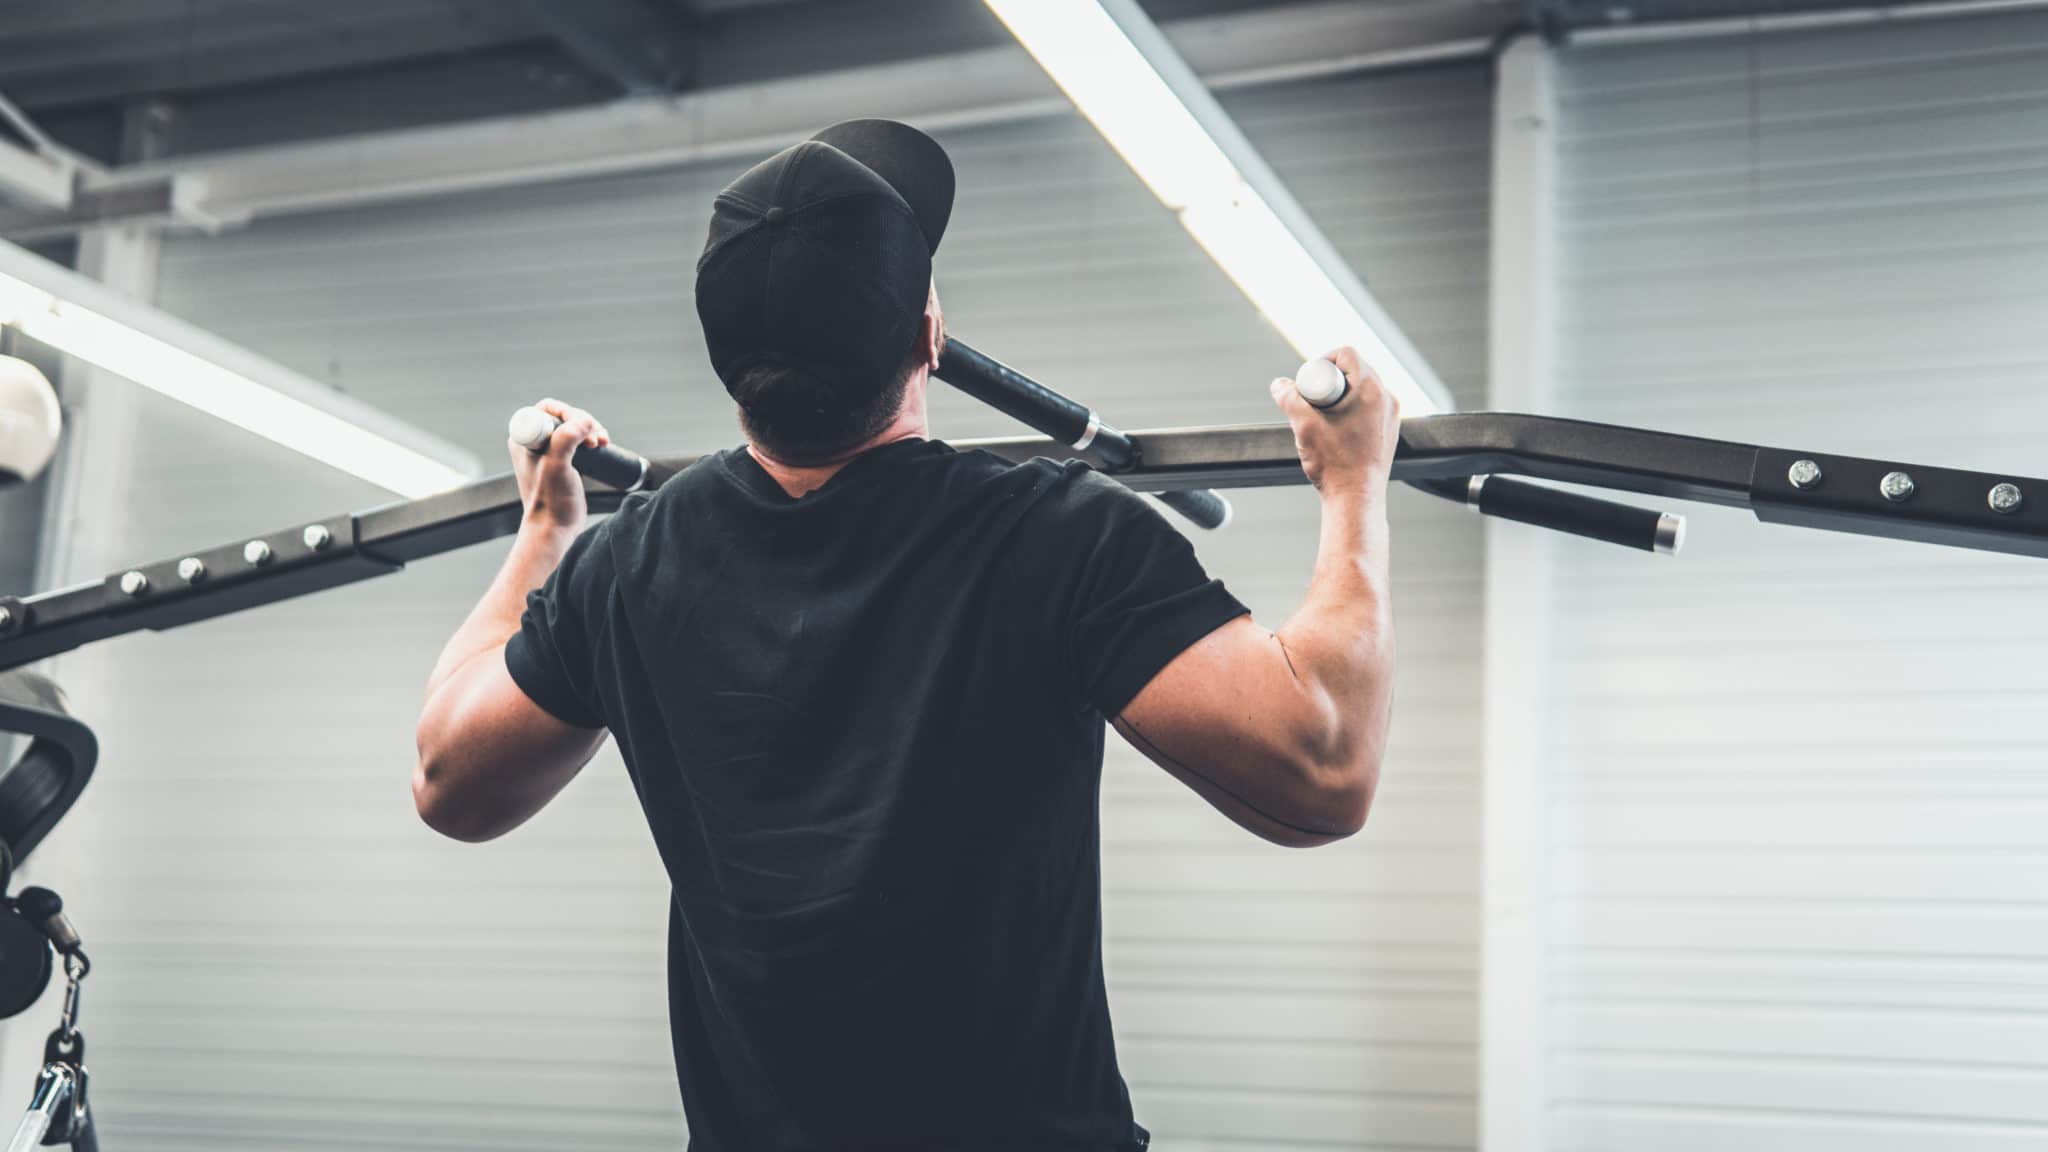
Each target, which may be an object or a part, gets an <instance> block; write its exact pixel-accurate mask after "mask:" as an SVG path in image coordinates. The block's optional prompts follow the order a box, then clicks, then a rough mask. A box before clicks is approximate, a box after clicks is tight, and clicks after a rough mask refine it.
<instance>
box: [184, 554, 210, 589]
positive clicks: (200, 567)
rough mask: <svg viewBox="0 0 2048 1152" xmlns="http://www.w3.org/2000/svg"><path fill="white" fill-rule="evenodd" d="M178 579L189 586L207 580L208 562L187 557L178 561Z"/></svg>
mask: <svg viewBox="0 0 2048 1152" xmlns="http://www.w3.org/2000/svg"><path fill="white" fill-rule="evenodd" d="M178 579H180V580H183V581H184V582H185V583H187V584H197V583H199V582H200V581H201V580H204V579H206V561H204V560H201V559H200V558H199V557H197V556H187V557H185V558H184V559H183V560H180V561H178Z"/></svg>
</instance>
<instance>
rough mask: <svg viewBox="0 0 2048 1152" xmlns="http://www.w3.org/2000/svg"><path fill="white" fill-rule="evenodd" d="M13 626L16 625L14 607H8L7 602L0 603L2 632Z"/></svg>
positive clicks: (0, 627) (0, 629)
mask: <svg viewBox="0 0 2048 1152" xmlns="http://www.w3.org/2000/svg"><path fill="white" fill-rule="evenodd" d="M12 627H14V609H12V608H9V607H7V606H6V605H5V604H0V632H5V631H7V630H8V629H9V628H12Z"/></svg>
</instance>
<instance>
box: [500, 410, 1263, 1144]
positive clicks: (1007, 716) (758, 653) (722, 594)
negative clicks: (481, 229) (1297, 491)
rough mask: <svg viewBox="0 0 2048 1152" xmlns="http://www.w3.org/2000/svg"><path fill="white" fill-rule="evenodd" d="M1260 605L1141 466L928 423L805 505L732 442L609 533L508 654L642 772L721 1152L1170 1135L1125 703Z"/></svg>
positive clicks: (683, 997) (538, 605)
mask: <svg viewBox="0 0 2048 1152" xmlns="http://www.w3.org/2000/svg"><path fill="white" fill-rule="evenodd" d="M1243 612H1244V609H1243V607H1242V606H1241V605H1239V604H1238V603H1237V602H1236V601H1235V600H1234V599H1232V598H1231V597H1230V595H1229V594H1228V593H1227V592H1225V591H1224V590H1223V588H1222V586H1221V585H1220V584H1217V583H1215V582H1213V581H1210V580H1208V579H1207V577H1206V576H1205V575H1204V574H1203V573H1202V571H1201V568H1200V566H1199V564H1197V563H1196V561H1195V560H1194V557H1193V554H1192V551H1191V549H1190V548H1189V547H1188V545H1187V543H1186V541H1184V540H1183V539H1182V538H1181V537H1180V536H1179V535H1178V534H1177V533H1176V532H1174V531H1173V529H1172V528H1170V527H1169V526H1168V525H1167V524H1166V523H1165V522H1164V521H1163V519H1161V518H1160V517H1159V515H1158V514H1157V513H1155V512H1154V511H1152V510H1151V508H1150V507H1149V506H1148V504H1147V502H1145V501H1144V500H1143V499H1142V498H1141V497H1138V496H1135V495H1133V494H1131V493H1129V492H1128V491H1125V490H1124V489H1122V487H1121V486H1120V485H1117V484H1116V483H1115V482H1113V481H1110V480H1106V479H1104V478H1102V477H1099V476H1096V475H1094V474H1093V473H1090V472H1088V471H1086V470H1085V469H1082V468H1079V467H1078V466H1075V467H1069V468H1062V467H1060V466H1057V465H1053V464H1051V463H1048V462H1045V461H1036V462H1033V463H1031V464H1027V465H1023V466H1011V465H1009V464H1007V463H1004V462H1002V461H999V460H997V459H996V458H994V457H991V456H988V455H987V454H985V453H978V452H970V453H958V452H955V451H954V450H952V449H951V448H949V447H947V446H945V445H944V444H940V443H935V442H930V441H922V440H911V441H903V442H898V443H894V444H889V445H885V446H883V447H881V448H878V449H875V450H873V451H871V452H869V453H867V454H865V455H863V456H862V457H860V458H858V459H857V460H855V461H854V462H853V463H851V464H849V465H848V466H847V467H846V468H845V469H843V470H842V471H841V472H839V473H838V474H837V475H836V476H834V477H833V478H832V480H831V482H830V483H828V484H826V485H825V487H823V488H822V489H820V490H818V491H816V492H812V493H809V494H808V495H806V496H804V497H803V498H802V499H800V500H799V499H792V498H791V497H790V496H789V495H787V494H786V493H785V492H784V491H783V490H782V488H781V487H779V486H778V485H777V484H776V482H775V481H774V480H773V479H772V478H770V477H769V475H768V474H767V473H765V472H764V471H762V469H761V468H760V466H759V465H758V464H757V463H755V461H754V460H753V459H752V457H751V456H749V455H748V454H747V453H746V452H745V451H744V450H737V451H733V452H728V453H723V454H720V455H719V456H717V457H714V458H712V459H710V460H707V461H705V462H703V463H701V464H700V465H698V466H697V467H695V468H693V469H691V470H689V471H687V472H685V473H683V474H682V475H680V476H678V477H676V478H675V479H673V480H671V481H670V482H669V483H668V484H667V485H666V486H664V488H663V489H662V490H661V491H660V492H659V493H657V494H655V495H654V496H653V497H651V498H645V499H638V500H635V501H632V502H629V504H628V505H627V507H626V509H625V510H623V511H622V512H621V513H620V514H619V515H618V516H616V517H614V518H613V520H612V521H610V522H609V523H608V524H606V525H605V526H604V527H603V528H601V529H599V530H597V531H595V532H592V533H589V534H588V535H587V536H586V538H585V539H584V540H583V541H582V542H580V543H579V545H578V546H577V547H576V548H575V549H573V550H572V551H571V552H570V554H569V555H568V557H567V558H566V559H565V560H564V561H563V564H562V567H561V570H560V572H559V573H558V575H557V576H556V578H555V580H554V581H552V582H551V583H550V584H549V586H548V588H547V589H546V590H545V591H544V592H542V593H540V594H538V595H537V596H536V599H535V603H534V605H533V607H532V609H531V610H530V611H529V612H528V626H527V628H526V630H525V632H524V634H523V635H522V637H521V638H520V639H519V640H516V641H515V642H514V643H513V645H512V646H511V647H510V648H509V649H508V657H507V659H508V664H509V666H510V668H511V670H512V672H513V675H514V678H515V679H516V680H518V681H519V682H520V684H521V686H522V687H523V688H525V689H526V690H527V691H528V693H529V694H530V695H532V696H533V698H534V699H535V700H537V701H539V702H540V703H541V704H543V705H544V706H547V707H549V708H550V710H551V711H555V712H556V713H557V714H558V715H562V716H563V717H564V718H565V719H571V720H574V721H580V722H583V723H586V724H588V725H590V726H593V727H594V726H598V725H603V726H606V727H609V728H610V729H611V731H612V732H613V734H614V736H615V737H616V738H617V739H618V740H619V742H620V746H621V749H622V751H623V753H624V755H625V759H626V761H627V764H628V766H629V768H630V769H631V771H632V774H633V778H634V782H635V785H636V787H637V789H638V791H639V794H640V799H641V802H642V805H643V807H644V809H645V811H646V813H647V817H648V821H649V824H650V826H651V827H652V828H653V829H654V832H655V836H656V840H657V842H658V844H659V846H660V849H661V853H662V856H663V859H664V861H665V862H666V864H667V867H668V870H669V873H670V877H671V879H672V881H673V884H674V888H675V906H674V909H673V910H672V921H671V934H670V996H671V1016H672V1022H673V1026H674V1030H675V1043H676V1058H677V1064H678V1072H679V1075H680V1077H681V1080H682V1084H683V1091H684V1097H685V1103H686V1105H687V1107H688V1109H689V1115H690V1120H691V1125H692V1131H693V1134H694V1137H695V1144H694V1146H695V1147H697V1148H699V1149H700V1150H703V1149H714V1150H724V1149H729V1148H745V1149H757V1148H758V1149H811V1148H821V1149H822V1148H835V1149H838V1148H862V1147H875V1148H884V1147H887V1148H940V1147H954V1146H958V1147H975V1148H1002V1147H1010V1146H1016V1147H1030V1148H1088V1149H1103V1150H1108V1149H1121V1148H1131V1147H1141V1146H1142V1141H1143V1134H1142V1132H1141V1131H1140V1130H1138V1129H1136V1128H1135V1126H1134V1125H1133V1124H1132V1120H1131V1111H1130V1104H1129V1101H1128V1098H1127V1096H1126V1094H1125V1091H1124V1086H1123V1082H1122V1079H1121V1077H1120V1076H1119V1074H1118V1072H1117V1067H1116V1057H1115V1052H1114V1048H1113V1044H1112V1041H1111V1037H1110V1029H1109V1014H1108V1007H1107V1003H1106V1000H1105V997H1104V991H1103V983H1102V971H1101V947H1100V924H1101V915H1100V911H1101V909H1100V882H1099V849H1098V836H1097V828H1098V824H1097V792H1098V783H1099V776H1100V770H1101V763H1102V745H1103V723H1102V718H1103V716H1104V715H1114V714H1116V712H1117V711H1118V710H1119V709H1121V708H1122V706H1123V705H1124V704H1125V703H1126V702H1127V701H1128V700H1129V699H1130V697H1131V696H1132V695H1133V694H1135V693H1136V692H1137V691H1138V690H1139V689H1140V688H1142V687H1143V686H1144V685H1145V684H1146V683H1147V681H1149V680H1150V679H1151V678H1152V676H1153V674H1154V673H1156V672H1157V671H1158V670H1159V668H1160V667H1161V666H1163V665H1164V664H1166V663H1167V662H1168V661H1170V660H1171V659H1173V657H1174V656H1176V655H1177V654H1178V653H1179V652H1181V651H1182V650H1183V649H1185V648H1186V647H1187V645H1188V644H1190V643H1192V642H1193V641H1194V640H1195V639H1197V638H1199V637H1200V636H1202V635H1205V634H1206V633H1208V632H1210V631H1212V630H1213V629H1215V628H1216V627H1217V626H1219V625H1220V624H1222V623H1224V622H1225V621H1227V620H1229V619H1231V618H1233V617H1235V616H1237V615H1240V614H1242V613H1243Z"/></svg>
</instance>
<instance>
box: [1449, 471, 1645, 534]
mask: <svg viewBox="0 0 2048 1152" xmlns="http://www.w3.org/2000/svg"><path fill="white" fill-rule="evenodd" d="M1455 483H1457V484H1458V485H1460V486H1461V487H1462V486H1463V485H1464V484H1465V483H1466V482H1465V481H1463V480H1459V481H1455ZM1479 510H1480V511H1481V512H1484V513H1485V514H1486V515H1488V516H1498V517H1500V518H1501V519H1503V520H1513V521H1515V522H1517V523H1521V524H1533V525H1535V526H1536V527H1538V528H1550V529H1554V530H1556V531H1559V532H1569V533H1571V534H1572V535H1574V536H1584V537H1586V538H1587V539H1590V540H1604V541H1606V542H1607V543H1609V544H1619V545H1621V546H1622V547H1624V548H1638V549H1641V550H1642V551H1644V552H1655V551H1657V538H1658V529H1659V525H1660V524H1661V522H1662V521H1663V519H1664V514H1663V513H1661V512H1655V511H1652V510H1650V509H1648V508H1637V507H1634V506H1633V505H1629V504H1617V503H1615V502H1614V501H1612V500H1601V499H1599V498H1597V497H1594V496H1581V495H1579V494H1578V493H1577V492H1563V491H1560V490H1558V489H1556V488H1545V487H1543V486H1541V485H1538V484H1530V483H1527V482H1525V481H1521V480H1510V479H1507V478H1506V477H1503V476H1489V477H1487V480H1486V483H1485V485H1484V486H1483V487H1481V488H1480V490H1479Z"/></svg>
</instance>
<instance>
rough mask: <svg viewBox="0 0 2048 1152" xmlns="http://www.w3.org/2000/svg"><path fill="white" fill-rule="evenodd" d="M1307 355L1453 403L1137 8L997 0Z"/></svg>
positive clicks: (1102, 2)
mask: <svg viewBox="0 0 2048 1152" xmlns="http://www.w3.org/2000/svg"><path fill="white" fill-rule="evenodd" d="M986 2H987V4H988V6H989V8H990V9H991V10H993V11H994V12H995V14H996V16H997V17H999V18H1000V19H1001V20H1002V21H1003V23H1004V24H1006V25H1008V26H1009V28H1010V31H1011V32H1012V33H1013V34H1014V35H1015V36H1016V37H1017V40H1018V41H1019V42H1020V43H1022V44H1023V45H1024V48H1025V50H1026V51H1028V52H1030V53H1031V55H1032V56H1033V57H1035V58H1036V59H1037V60H1038V63H1039V64H1040V66H1042V67H1043V68H1044V69H1045V71H1046V73H1047V74H1048V75H1050V76H1051V77H1052V79H1053V82H1054V83H1056V84H1058V85H1059V86H1060V88H1061V89H1062V90H1063V91H1065V92H1066V94H1067V96H1068V97H1069V98H1071V99H1072V100H1073V102H1074V106H1075V107H1076V108H1078V109H1079V110H1080V112H1081V114H1082V115H1083V116H1085V117H1087V118H1088V120H1089V122H1090V123H1092V124H1094V125H1095V128H1096V130H1097V131H1099V132H1101V133H1102V135H1103V138H1104V139H1106V140H1108V141H1109V144H1110V147H1112V148H1115V149H1116V151H1117V154H1118V155H1120V156H1122V157H1123V159H1124V163H1126V164H1128V165H1130V167H1131V170H1132V171H1133V172H1135V173H1137V175H1138V178H1139V179H1140V180H1143V181H1144V182H1145V186H1146V187H1148V188H1150V189H1151V190H1152V194H1153V195H1155V196H1157V197H1159V199H1160V201H1161V202H1162V203H1164V204H1165V205H1166V206H1167V207H1168V208H1170V209H1172V210H1173V211H1174V213H1175V214H1176V215H1178V216H1179V217H1180V222H1181V225H1182V227H1184V228H1186V229H1187V230H1188V232H1189V234H1190V235H1192V236H1193V237H1194V238H1195V241H1196V242H1197V243H1199V244H1200V245H1201V246H1202V248H1203V249H1204V250H1205V251H1207V252H1208V253H1209V256H1210V258H1211V259H1213V260H1215V261H1216V263H1217V264H1218V265H1219V266H1221V267H1222V269H1223V271H1224V272H1225V273H1227V274H1228V275H1229V276H1230V278H1231V280H1232V281H1234V282H1235V283H1236V284H1237V286H1238V289H1239V290H1240V291H1242V292H1243V293H1244V294H1245V296H1246V297H1247V298H1248V299H1250V300H1251V302H1252V304H1253V305H1254V306H1256V307H1257V308H1258V309H1259V311H1260V312H1261V313H1263V314H1264V315H1265V317H1266V319H1267V320H1269V321H1270V322H1271V323H1272V324H1273V326H1274V327H1275V328H1277V329H1279V330H1280V334H1281V336H1283V337H1284V338H1285V339H1286V340H1287V342H1288V343H1289V344H1291V345H1293V346H1294V350H1295V351H1296V352H1297V353H1298V354H1300V356H1301V357H1302V358H1303V359H1304V360H1306V359H1308V358H1310V357H1313V356H1321V355H1323V354H1324V353H1326V352H1328V351H1330V349H1332V348H1335V347H1338V346H1339V345H1345V344H1348V345H1351V346H1352V347H1355V348H1357V349H1358V352H1359V355H1360V356H1362V357H1363V358H1364V359H1365V362H1366V363H1367V365H1369V366H1370V367H1371V368H1372V369H1373V371H1374V372H1375V373H1377V374H1378V375H1379V378H1380V380H1381V381H1382V382H1384V383H1385V384H1386V385H1387V387H1388V388H1390V389H1391V390H1393V392H1394V393H1395V394H1396V395H1398V396H1399V397H1400V398H1401V406H1402V410H1403V412H1404V413H1406V414H1407V415H1414V416H1420V415H1427V414H1429V413H1431V412H1439V411H1444V410H1446V409H1448V408H1449V407H1450V406H1451V405H1450V402H1449V394H1448V393H1447V392H1446V391H1445V389H1444V387H1443V385H1442V384H1441V383H1439V382H1438V381H1437V379H1436V375H1435V373H1433V372H1432V371H1431V370H1430V368H1429V365H1428V363H1427V362H1426V361H1424V360H1423V359H1422V356H1421V354H1420V353H1418V352H1416V351H1415V349H1414V347H1413V346H1412V345H1410V344H1409V343H1408V341H1407V338H1406V337H1405V336H1403V335H1402V334H1401V331H1400V329H1399V328H1398V327H1397V326H1396V325H1395V324H1394V323H1393V321H1392V320H1391V319H1390V318H1388V317H1387V315H1386V313H1385V312H1384V311H1382V310H1381V309H1380V307H1379V305H1378V304H1377V302H1375V301H1374V300H1373V299H1372V296H1371V294H1370V293H1369V292H1367V291H1366V289H1365V286H1364V285H1363V284H1361V283H1359V281H1358V278H1357V277H1356V275H1354V274H1353V273H1352V272H1351V270H1350V268H1349V267H1348V266H1347V265H1345V263H1344V262H1343V260H1342V258H1341V257H1339V256H1338V255H1337V254H1336V252H1335V250H1334V249H1332V248H1331V247H1330V244H1329V241H1327V240H1325V239H1324V238H1323V236H1322V234H1321V233H1320V232H1319V231H1317V230H1316V227H1315V225H1314V224H1313V223H1311V222H1310V221H1309V220H1308V217H1307V215H1306V214H1305V213H1303V212H1302V211H1301V209H1300V207H1299V205H1296V204H1295V203H1294V201H1293V199H1292V197H1290V196H1288V195H1287V192H1286V189H1285V187H1284V186H1282V185H1281V184H1280V182H1279V180H1278V178H1277V177H1275V176H1273V174H1272V171H1271V170H1270V169H1268V168H1267V167H1266V166H1265V163H1264V162H1263V161H1261V160H1260V159H1259V157H1258V154H1257V153H1256V152H1254V151H1253V150H1252V148H1251V145H1250V144H1249V143H1247V142H1246V141H1245V139H1244V137H1243V136H1242V135H1241V134H1239V133H1238V132H1237V130H1236V127H1235V125H1233V124H1232V123H1231V122H1230V119H1229V117H1228V116H1227V115H1226V114H1225V113H1224V112H1223V110H1222V108H1221V107H1220V106H1218V105H1217V104H1216V102H1215V98H1214V97H1213V96H1211V95H1210V94H1209V90H1208V88H1207V87H1206V86H1204V85H1203V84H1202V82H1201V80H1200V79H1199V78H1197V77H1196V76H1195V74H1194V72H1193V71H1192V70H1190V69H1189V68H1188V66H1187V64H1186V62H1185V61H1183V60H1181V58H1180V56H1179V55H1178V54H1177V53H1175V52H1174V51H1173V48H1172V46H1171V45H1169V44H1168V43H1167V42H1166V38H1165V37H1164V36H1163V35H1161V34H1160V32H1159V30H1158V29H1157V28H1156V27H1155V26H1153V24H1152V22H1151V21H1150V20H1149V19H1148V18H1147V17H1146V16H1145V14H1144V13H1143V12H1142V11H1140V10H1139V9H1138V7H1137V5H1136V4H1135V3H1134V2H1133V0H986Z"/></svg>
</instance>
